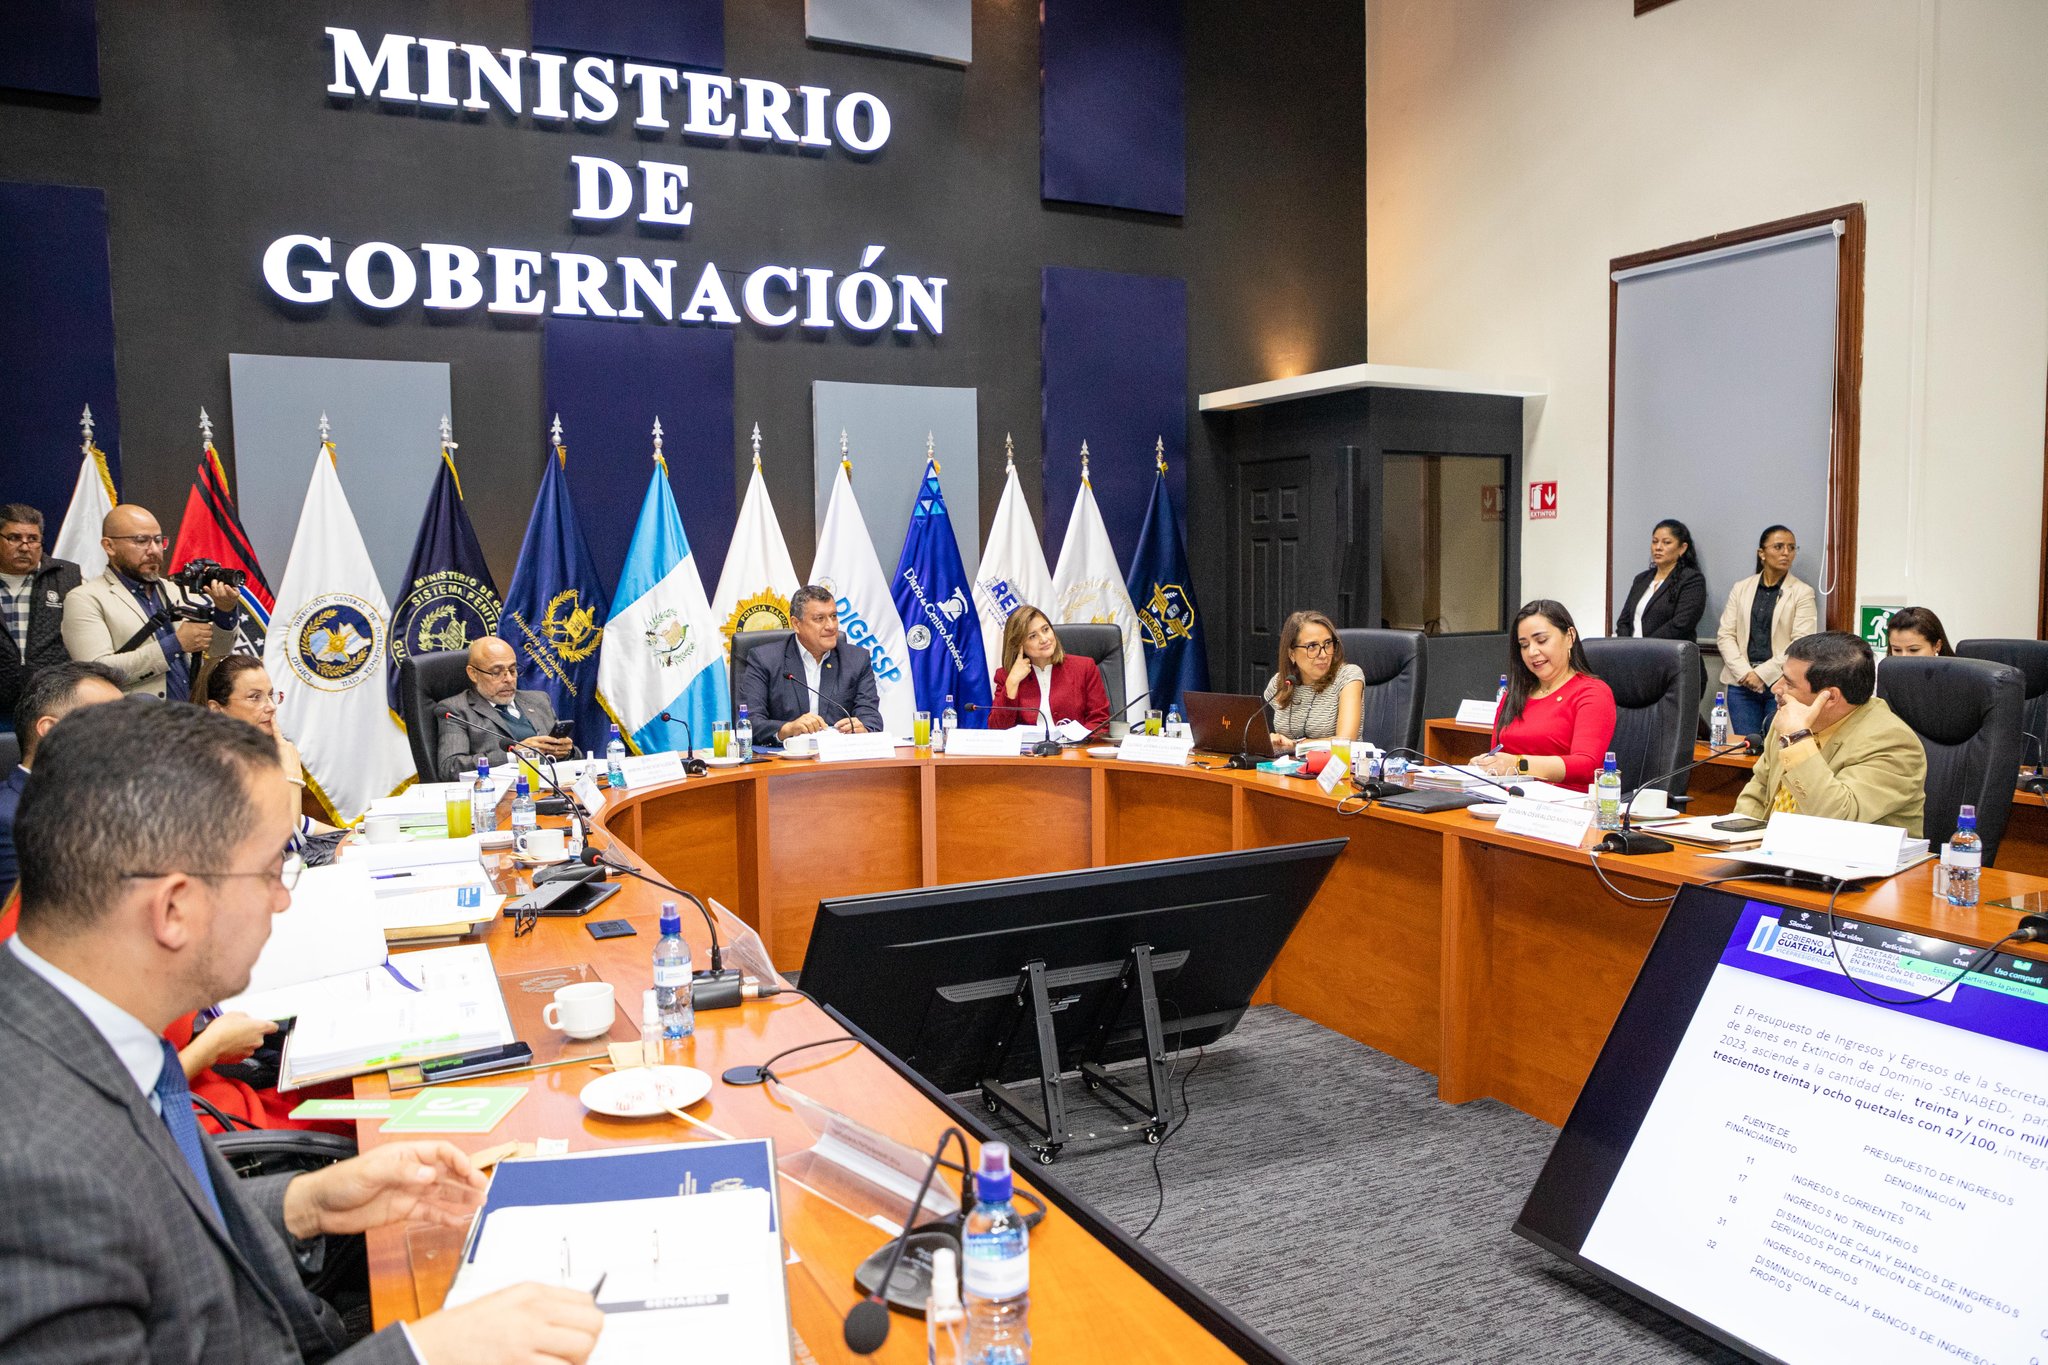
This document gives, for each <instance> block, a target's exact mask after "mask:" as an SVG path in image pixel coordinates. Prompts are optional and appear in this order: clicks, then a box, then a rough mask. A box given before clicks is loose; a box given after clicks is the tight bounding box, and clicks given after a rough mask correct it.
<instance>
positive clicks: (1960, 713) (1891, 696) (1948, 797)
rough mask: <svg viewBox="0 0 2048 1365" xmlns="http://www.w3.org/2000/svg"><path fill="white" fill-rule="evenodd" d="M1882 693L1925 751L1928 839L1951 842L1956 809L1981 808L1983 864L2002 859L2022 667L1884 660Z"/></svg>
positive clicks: (1924, 828)
mask: <svg viewBox="0 0 2048 1365" xmlns="http://www.w3.org/2000/svg"><path fill="white" fill-rule="evenodd" d="M1877 695H1878V696H1880V697H1883V698H1884V699H1885V701H1886V703H1887V704H1889V705H1890V707H1891V708H1892V712H1893V713H1894V714H1895V715H1897V716H1898V718H1899V719H1900V720H1902V721H1904V722H1906V724H1908V725H1910V726H1912V727H1913V733H1914V734H1916V735H1918V736H1920V747H1921V748H1923V749H1925V750H1926V751H1927V807H1926V811H1925V813H1924V814H1923V815H1922V817H1921V833H1923V834H1924V835H1926V836H1927V842H1928V844H1929V845H1931V846H1933V847H1935V848H1939V847H1941V845H1943V844H1945V843H1947V842H1948V838H1949V836H1950V835H1951V834H1954V833H1955V832H1956V811H1957V809H1958V808H1959V807H1961V806H1965V805H1970V806H1975V807H1976V808H1977V832H1978V834H1980V835H1982V836H1983V839H1984V862H1985V864H1986V865H1987V866H1988V865H1990V864H1991V863H1993V862H1994V861H1996V859H1997V857H1998V841H1999V840H2000V839H2001V838H2002V837H2004V835H2005V822H2006V818H2007V817H2008V816H2010V815H2011V814H2012V790H2013V780H2014V778H2015V777H2016V776H2017V775H2018V773H2019V765H2020V746H2021V743H2022V741H2021V739H2020V703H2021V699H2022V697H2023V696H2024V695H2025V688H2024V684H2023V682H2022V680H2021V674H2020V671H2019V670H2018V669H2016V668H2011V667H2008V666H2007V665H2005V664H1998V663H1992V662H1991V661H1990V660H1988V659H1964V658H1953V659H1939V658H1935V659H1924V658H1912V659H1907V658H1898V659H1886V660H1885V661H1884V662H1883V663H1882V664H1880V665H1879V666H1878V670H1877Z"/></svg>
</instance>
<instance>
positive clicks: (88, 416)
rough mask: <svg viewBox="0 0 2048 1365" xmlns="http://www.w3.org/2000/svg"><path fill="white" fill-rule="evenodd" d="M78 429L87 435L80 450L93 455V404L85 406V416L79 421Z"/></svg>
mask: <svg viewBox="0 0 2048 1365" xmlns="http://www.w3.org/2000/svg"><path fill="white" fill-rule="evenodd" d="M78 428H79V430H80V431H82V432H83V433H84V434H85V441H84V443H83V444H82V445H81V446H80V447H79V449H81V450H83V451H85V452H86V453H87V454H91V453H92V404H90V403H87V404H86V405H85V415H84V416H82V417H80V418H79V419H78Z"/></svg>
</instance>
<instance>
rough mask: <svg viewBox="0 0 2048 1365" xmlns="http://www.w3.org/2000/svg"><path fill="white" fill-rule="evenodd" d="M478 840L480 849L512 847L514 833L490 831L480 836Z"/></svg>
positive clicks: (505, 830)
mask: <svg viewBox="0 0 2048 1365" xmlns="http://www.w3.org/2000/svg"><path fill="white" fill-rule="evenodd" d="M477 839H478V844H479V847H482V848H510V847H512V831H511V830H509V829H488V830H485V831H484V832H483V833H482V834H479V835H478V836H477Z"/></svg>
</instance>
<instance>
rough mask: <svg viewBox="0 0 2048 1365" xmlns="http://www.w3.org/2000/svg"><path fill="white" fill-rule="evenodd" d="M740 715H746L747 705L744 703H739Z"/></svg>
mask: <svg viewBox="0 0 2048 1365" xmlns="http://www.w3.org/2000/svg"><path fill="white" fill-rule="evenodd" d="M740 714H741V715H742V716H744V715H746V714H747V704H746V703H745V702H741V703H740Z"/></svg>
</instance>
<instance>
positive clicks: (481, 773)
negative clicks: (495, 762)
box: [476, 758, 491, 778]
mask: <svg viewBox="0 0 2048 1365" xmlns="http://www.w3.org/2000/svg"><path fill="white" fill-rule="evenodd" d="M476 775H477V776H478V777H479V778H484V777H489V776H490V775H491V760H489V759H488V758H479V759H477V761H476Z"/></svg>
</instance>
